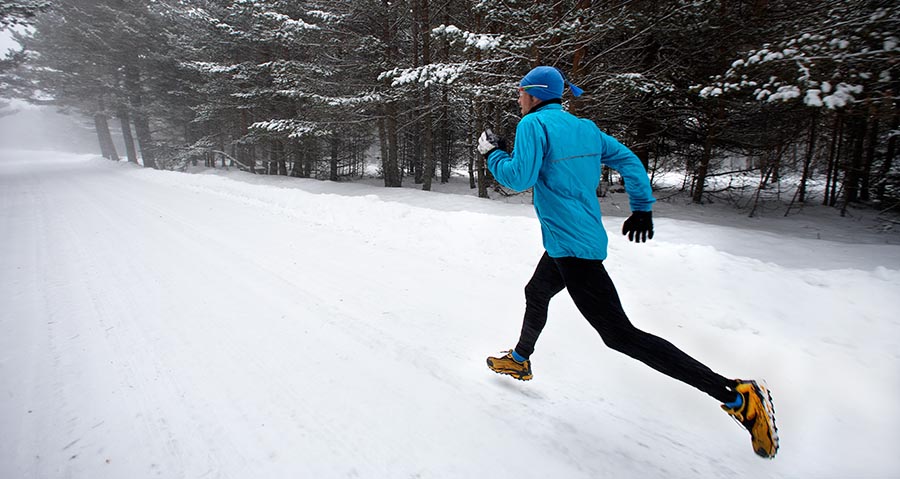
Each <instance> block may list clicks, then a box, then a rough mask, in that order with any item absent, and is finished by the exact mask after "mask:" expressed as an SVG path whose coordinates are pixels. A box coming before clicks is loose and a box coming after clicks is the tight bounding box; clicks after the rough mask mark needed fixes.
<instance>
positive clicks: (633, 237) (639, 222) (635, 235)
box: [622, 211, 653, 243]
mask: <svg viewBox="0 0 900 479" xmlns="http://www.w3.org/2000/svg"><path fill="white" fill-rule="evenodd" d="M622 234H623V235H628V241H634V242H635V243H644V242H646V241H647V240H648V239H653V212H651V211H633V212H632V213H631V216H630V217H629V218H628V219H627V220H625V223H624V224H622Z"/></svg>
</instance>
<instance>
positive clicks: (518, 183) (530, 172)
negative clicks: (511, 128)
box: [487, 117, 547, 191]
mask: <svg viewBox="0 0 900 479" xmlns="http://www.w3.org/2000/svg"><path fill="white" fill-rule="evenodd" d="M546 143H547V139H546V137H545V136H544V131H543V128H541V126H540V124H539V123H538V122H537V121H536V120H534V119H532V118H528V117H525V118H523V119H522V121H520V122H519V125H518V126H517V127H516V144H515V147H513V152H512V154H509V153H507V152H505V151H503V150H494V151H493V152H491V153H490V154H488V157H487V167H488V169H489V170H491V173H492V174H493V175H494V178H496V179H497V181H499V182H500V184H501V185H503V186H505V187H507V188H511V189H513V190H516V191H524V190H527V189H528V188H531V187H532V186H534V184H535V183H537V179H538V173H539V172H540V171H541V164H542V163H543V159H544V151H545V150H546Z"/></svg>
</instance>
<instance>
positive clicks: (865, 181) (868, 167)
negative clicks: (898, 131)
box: [859, 108, 878, 201]
mask: <svg viewBox="0 0 900 479" xmlns="http://www.w3.org/2000/svg"><path fill="white" fill-rule="evenodd" d="M877 115H878V112H877V111H876V110H875V109H874V108H872V110H871V111H870V112H869V119H870V123H869V138H868V140H867V141H866V154H865V158H864V162H863V166H862V171H861V172H860V174H861V175H862V178H861V180H862V181H861V184H860V190H859V199H860V200H862V201H869V199H870V196H869V194H870V191H869V188H870V187H869V184H870V180H871V176H872V163H874V162H875V145H876V143H878V116H877Z"/></svg>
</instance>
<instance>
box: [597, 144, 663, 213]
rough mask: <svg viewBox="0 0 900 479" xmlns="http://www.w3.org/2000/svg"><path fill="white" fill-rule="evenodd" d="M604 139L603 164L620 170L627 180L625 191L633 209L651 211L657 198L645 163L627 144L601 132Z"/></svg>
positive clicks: (623, 177)
mask: <svg viewBox="0 0 900 479" xmlns="http://www.w3.org/2000/svg"><path fill="white" fill-rule="evenodd" d="M600 136H601V138H602V141H603V160H602V161H603V164H605V165H608V166H609V167H610V168H612V169H614V170H616V171H618V172H619V174H620V175H622V179H624V180H625V191H626V192H627V193H628V200H629V203H630V205H631V211H650V210H651V208H652V206H653V203H654V202H656V199H655V198H653V189H652V188H651V187H650V178H649V177H648V176H647V170H646V169H644V165H643V163H641V160H640V159H638V157H637V155H635V154H634V153H633V152H632V151H631V150H629V149H628V147H626V146H625V145H623V144H621V143H619V141H618V140H616V139H615V138H613V137H611V136H609V135H607V134H606V133H603V132H602V131H601V132H600Z"/></svg>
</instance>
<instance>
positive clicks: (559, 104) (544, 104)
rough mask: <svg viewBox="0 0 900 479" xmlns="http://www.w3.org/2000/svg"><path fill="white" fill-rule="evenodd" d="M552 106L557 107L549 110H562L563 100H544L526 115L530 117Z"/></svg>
mask: <svg viewBox="0 0 900 479" xmlns="http://www.w3.org/2000/svg"><path fill="white" fill-rule="evenodd" d="M551 105H556V106H555V107H551V108H549V109H550V110H560V109H562V98H552V99H550V100H544V101H542V102H540V103H538V104H537V105H534V107H533V108H532V109H530V110H528V113H526V115H530V114H532V113H534V112H536V111H539V110H543V109H544V107H550V106H551Z"/></svg>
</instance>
